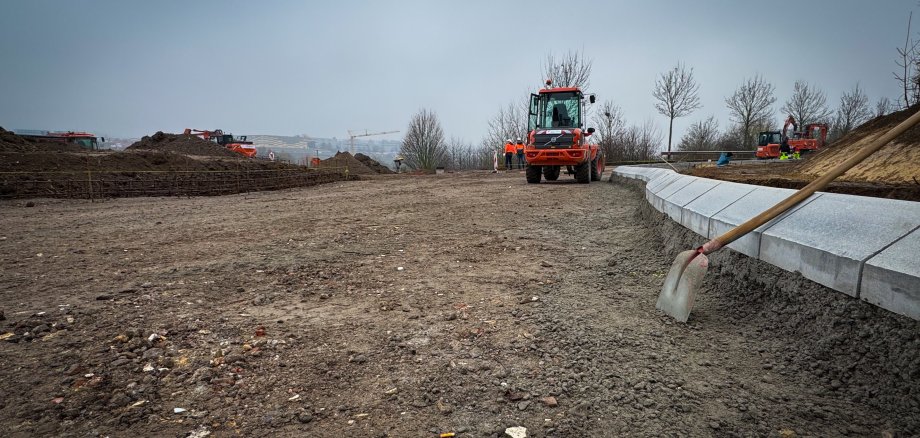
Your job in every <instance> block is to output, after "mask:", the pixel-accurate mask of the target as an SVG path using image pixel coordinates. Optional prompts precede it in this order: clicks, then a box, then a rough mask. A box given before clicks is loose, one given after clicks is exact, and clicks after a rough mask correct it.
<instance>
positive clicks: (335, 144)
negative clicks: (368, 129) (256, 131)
mask: <svg viewBox="0 0 920 438" xmlns="http://www.w3.org/2000/svg"><path fill="white" fill-rule="evenodd" d="M246 139H247V140H249V141H251V142H253V144H254V145H255V146H256V148H257V149H258V150H259V155H263V154H265V155H267V154H268V152H269V151H273V152H274V153H275V155H276V156H278V157H280V158H283V159H285V160H289V161H292V162H302V161H303V160H304V159H306V160H308V161H309V159H310V158H312V157H313V156H315V155H319V158H320V159H322V160H325V159H326V158H329V157H332V156H334V155H335V154H336V152H346V151H348V152H354V153H358V152H360V153H363V154H364V155H367V156H370V157H371V158H373V159H375V160H377V161H379V162H380V163H381V164H384V165H389V164H390V163H392V162H393V157H395V156H396V154H398V153H399V148H400V147H401V145H402V141H401V140H387V139H380V140H373V139H366V140H362V139H355V150H354V151H351V150H350V147H351V145H350V143H349V141H348V139H347V138H345V139H339V138H335V137H333V138H323V137H309V136H306V135H295V136H284V135H248V136H246ZM282 154H286V155H288V156H282Z"/></svg>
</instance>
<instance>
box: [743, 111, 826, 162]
mask: <svg viewBox="0 0 920 438" xmlns="http://www.w3.org/2000/svg"><path fill="white" fill-rule="evenodd" d="M790 126H792V131H791V134H792V135H791V136H789V133H790V131H788V129H789V127H790ZM797 128H798V123H796V121H795V117H792V116H791V115H790V116H789V117H787V118H786V122H785V123H783V130H782V131H781V132H776V131H764V132H761V133H760V136H759V139H760V140H759V141H758V143H757V152H756V153H755V154H754V155H755V156H756V157H757V158H760V159H767V158H780V157H781V156H782V152H781V151H780V144H781V143H782V140H783V139H786V140H787V141H788V143H789V148H790V149H791V150H793V151H795V152H797V153H805V152H811V151H815V150H818V149H820V148H822V147H824V143H825V142H826V141H827V124H825V123H809V124H808V125H805V130H804V131H798V130H797Z"/></svg>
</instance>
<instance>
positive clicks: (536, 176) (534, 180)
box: [527, 164, 543, 184]
mask: <svg viewBox="0 0 920 438" xmlns="http://www.w3.org/2000/svg"><path fill="white" fill-rule="evenodd" d="M542 173H543V169H542V166H531V165H529V164H528V165H527V182H528V183H529V184H540V175H541V174H542Z"/></svg>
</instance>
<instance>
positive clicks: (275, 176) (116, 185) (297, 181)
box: [0, 167, 355, 199]
mask: <svg viewBox="0 0 920 438" xmlns="http://www.w3.org/2000/svg"><path fill="white" fill-rule="evenodd" d="M348 179H355V176H354V175H349V173H348V169H347V168H338V167H329V168H307V167H302V168H292V169H253V170H244V169H239V170H213V171H206V170H190V171H181V170H175V171H173V170H138V171H126V170H119V171H90V170H87V171H79V172H73V171H58V172H54V171H49V172H0V199H14V198H79V199H103V198H120V197H133V196H216V195H229V194H234V193H244V192H254V191H264V190H280V189H288V188H294V187H307V186H313V185H317V184H323V183H329V182H335V181H345V180H348Z"/></svg>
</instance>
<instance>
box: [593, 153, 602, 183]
mask: <svg viewBox="0 0 920 438" xmlns="http://www.w3.org/2000/svg"><path fill="white" fill-rule="evenodd" d="M598 158H600V157H596V158H594V159H593V160H591V181H600V180H601V173H603V172H604V169H603V167H602V166H603V165H604V163H603V162H598Z"/></svg>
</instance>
